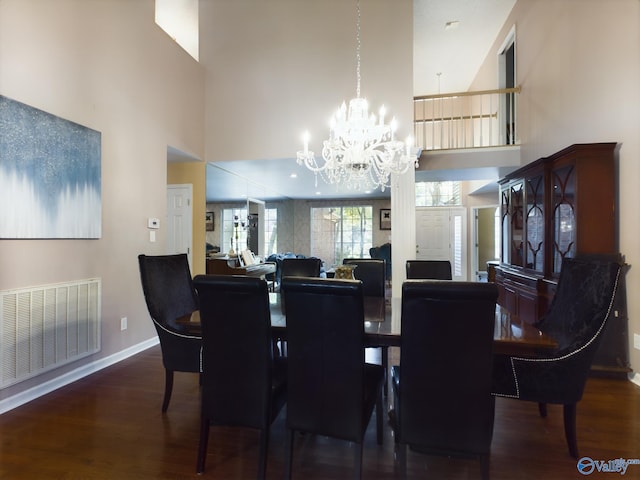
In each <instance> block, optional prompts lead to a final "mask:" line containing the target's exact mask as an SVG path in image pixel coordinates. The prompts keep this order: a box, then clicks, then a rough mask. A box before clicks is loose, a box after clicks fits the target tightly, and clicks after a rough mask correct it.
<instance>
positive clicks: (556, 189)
mask: <svg viewBox="0 0 640 480" xmlns="http://www.w3.org/2000/svg"><path fill="white" fill-rule="evenodd" d="M552 175H553V272H554V273H560V269H561V267H562V259H563V258H565V257H573V256H574V255H575V251H576V216H575V184H576V182H575V169H574V167H573V165H568V166H566V167H562V168H558V169H554V170H553V173H552Z"/></svg>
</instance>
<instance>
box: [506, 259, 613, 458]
mask: <svg viewBox="0 0 640 480" xmlns="http://www.w3.org/2000/svg"><path fill="white" fill-rule="evenodd" d="M622 272H623V262H622V260H621V258H620V257H619V256H603V255H581V256H578V257H576V258H565V259H564V261H563V262H562V269H561V271H560V277H559V278H558V287H557V290H556V294H555V296H554V297H553V300H552V302H551V305H550V307H549V311H548V312H547V314H546V315H545V316H544V317H543V318H542V319H541V320H540V321H539V322H538V323H537V324H536V326H537V327H538V328H539V329H540V331H542V332H543V333H545V334H547V335H549V336H550V337H551V338H553V339H555V340H556V341H557V342H558V349H557V350H556V351H555V352H552V353H550V354H547V355H544V356H538V357H536V358H519V357H512V356H505V355H499V356H496V357H495V365H494V386H493V391H494V393H495V394H496V395H499V396H502V397H508V398H515V399H519V400H528V401H532V402H537V403H538V408H539V412H540V415H541V416H543V417H546V415H547V404H549V403H551V404H559V405H563V413H564V430H565V437H566V441H567V446H568V448H569V454H570V455H571V456H572V457H574V458H578V457H579V454H578V441H577V437H576V411H577V404H578V402H579V401H580V400H581V399H582V394H583V392H584V387H585V384H586V382H587V378H588V375H589V371H590V369H591V363H592V361H593V359H594V356H595V354H596V352H597V350H598V346H599V344H600V342H601V339H602V336H603V332H604V329H605V328H606V325H607V321H608V319H609V318H610V317H611V315H612V311H613V308H612V306H613V302H614V298H615V296H616V293H617V291H618V286H619V284H620V276H621V274H622Z"/></svg>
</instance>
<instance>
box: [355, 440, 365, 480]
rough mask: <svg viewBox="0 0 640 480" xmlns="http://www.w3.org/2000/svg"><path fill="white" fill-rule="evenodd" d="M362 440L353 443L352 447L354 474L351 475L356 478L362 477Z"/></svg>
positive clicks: (358, 479) (357, 479)
mask: <svg viewBox="0 0 640 480" xmlns="http://www.w3.org/2000/svg"><path fill="white" fill-rule="evenodd" d="M363 444H364V440H363V441H362V442H360V443H356V444H354V447H355V448H354V449H353V455H354V457H353V466H354V475H353V477H354V478H355V479H356V480H360V479H361V478H362V450H363V448H362V447H363Z"/></svg>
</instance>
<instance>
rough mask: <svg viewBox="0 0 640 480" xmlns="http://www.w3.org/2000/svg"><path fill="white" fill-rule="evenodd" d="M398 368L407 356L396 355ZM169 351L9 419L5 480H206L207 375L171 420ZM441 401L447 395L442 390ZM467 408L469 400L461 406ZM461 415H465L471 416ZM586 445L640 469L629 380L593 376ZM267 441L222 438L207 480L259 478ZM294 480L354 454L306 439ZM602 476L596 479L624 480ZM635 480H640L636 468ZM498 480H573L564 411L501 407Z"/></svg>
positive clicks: (583, 424)
mask: <svg viewBox="0 0 640 480" xmlns="http://www.w3.org/2000/svg"><path fill="white" fill-rule="evenodd" d="M390 357H391V359H392V360H396V361H397V351H395V349H392V352H391V355H390ZM163 382H164V372H163V370H162V365H161V359H160V350H159V347H154V348H152V349H150V350H148V351H146V352H143V353H141V354H139V355H137V356H135V357H133V358H131V359H128V360H126V361H123V362H121V363H119V364H117V365H115V366H112V367H110V368H108V369H105V370H102V371H100V372H98V373H95V374H93V375H92V376H90V377H88V378H86V379H83V380H81V381H78V382H76V383H74V384H72V385H69V386H67V387H65V388H63V389H60V390H58V391H56V392H53V393H51V394H49V395H46V396H44V397H42V398H40V399H38V400H36V401H33V402H31V403H29V404H27V405H24V406H22V407H19V408H17V409H14V410H12V411H10V412H7V413H5V414H4V415H1V416H0V478H2V479H8V480H14V479H65V480H66V479H72V480H75V479H78V480H84V479H109V480H111V479H126V480H128V479H182V478H196V477H198V476H197V475H196V473H195V464H196V450H197V445H198V408H199V396H198V377H197V375H194V374H185V373H182V374H180V373H178V374H176V378H175V385H174V393H173V398H172V400H171V404H170V406H169V411H168V412H167V413H166V414H165V415H163V414H162V413H161V412H160V404H161V401H162V392H163V387H164V383H163ZM434 394H437V392H436V391H434ZM461 405H464V402H462V403H461ZM461 408H464V407H463V406H461ZM374 423H375V422H372V424H371V425H370V428H369V432H368V433H367V437H366V440H365V448H364V460H363V462H364V467H363V472H364V473H363V477H364V478H366V479H390V478H397V477H396V475H395V470H394V442H393V437H392V435H391V432H390V430H389V429H388V428H387V429H386V430H385V439H384V445H382V446H378V445H377V444H376V442H375V431H374V428H375V425H374ZM284 438H285V429H284V412H283V413H282V414H281V415H280V416H279V417H278V418H277V419H276V421H275V423H274V426H273V429H272V435H271V443H270V452H269V463H268V467H267V477H268V478H273V479H275V478H282V476H283V462H284V457H285V452H284ZM578 445H579V447H580V450H581V455H582V456H588V457H591V458H592V459H594V460H614V459H619V458H624V459H640V388H639V387H637V386H635V385H634V384H632V383H630V382H627V381H622V380H610V379H599V378H591V379H589V381H588V383H587V389H586V393H585V396H584V398H583V400H582V402H581V403H580V404H579V406H578ZM257 452H258V435H257V433H256V432H254V431H252V430H248V429H233V428H212V430H211V439H210V442H209V454H208V457H207V465H206V471H205V473H204V475H203V477H204V478H212V479H213V478H219V479H236V478H238V479H244V478H249V479H251V478H255V473H256V462H257ZM294 458H295V461H294V478H299V479H300V478H303V479H305V480H313V479H338V478H351V475H352V446H351V445H349V444H348V443H346V442H341V441H337V440H333V439H328V438H324V437H317V436H314V435H308V436H301V437H297V443H296V450H295V457H294ZM408 468H409V475H410V478H432V479H475V478H479V473H480V469H479V464H478V463H477V462H476V461H473V460H461V459H448V458H438V457H432V456H425V455H421V454H417V453H412V452H409V455H408ZM619 476H620V473H598V472H595V473H593V474H592V475H589V476H588V478H619ZM625 477H626V478H640V465H630V466H629V468H628V470H627V472H626V474H625ZM491 478H492V479H493V480H518V479H522V480H525V479H527V480H528V479H531V480H534V479H535V480H538V479H548V480H555V479H573V478H576V479H577V478H585V476H584V475H582V474H580V473H578V470H577V468H576V461H575V460H574V459H573V458H571V457H570V456H569V454H568V453H567V447H566V444H565V439H564V431H563V423H562V408H561V407H557V406H549V415H548V417H547V418H541V417H539V416H538V409H537V406H536V405H535V404H532V403H527V402H521V401H517V400H507V399H497V403H496V421H495V430H494V437H493V444H492V454H491Z"/></svg>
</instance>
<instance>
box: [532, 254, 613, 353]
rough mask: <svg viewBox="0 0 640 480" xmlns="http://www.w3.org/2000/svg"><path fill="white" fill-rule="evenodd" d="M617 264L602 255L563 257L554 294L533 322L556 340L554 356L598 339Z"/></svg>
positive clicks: (605, 314) (609, 304)
mask: <svg viewBox="0 0 640 480" xmlns="http://www.w3.org/2000/svg"><path fill="white" fill-rule="evenodd" d="M620 268H621V265H620V263H619V262H618V261H615V260H611V259H610V258H607V257H604V256H601V255H589V256H587V255H582V256H579V257H576V258H565V259H564V260H563V262H562V270H561V271H560V278H559V279H558V287H557V290H556V294H555V296H554V297H553V300H552V302H551V305H550V307H549V310H548V312H547V314H546V315H545V316H544V317H543V318H542V319H541V320H540V321H539V322H538V323H537V325H536V326H537V327H538V328H539V329H540V330H541V331H543V332H544V333H546V334H548V335H550V336H551V337H552V338H553V339H555V340H556V341H557V342H558V351H557V352H556V356H562V355H565V354H567V353H570V352H572V351H575V350H578V349H582V348H583V347H584V346H585V345H587V344H588V343H593V342H594V341H595V340H599V338H597V339H596V337H597V336H598V334H599V333H600V332H601V331H602V329H603V328H604V325H605V322H606V320H607V318H608V317H609V314H610V313H611V306H612V304H613V297H614V293H615V291H616V287H617V284H618V277H619V273H620ZM593 350H594V353H595V349H593Z"/></svg>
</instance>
